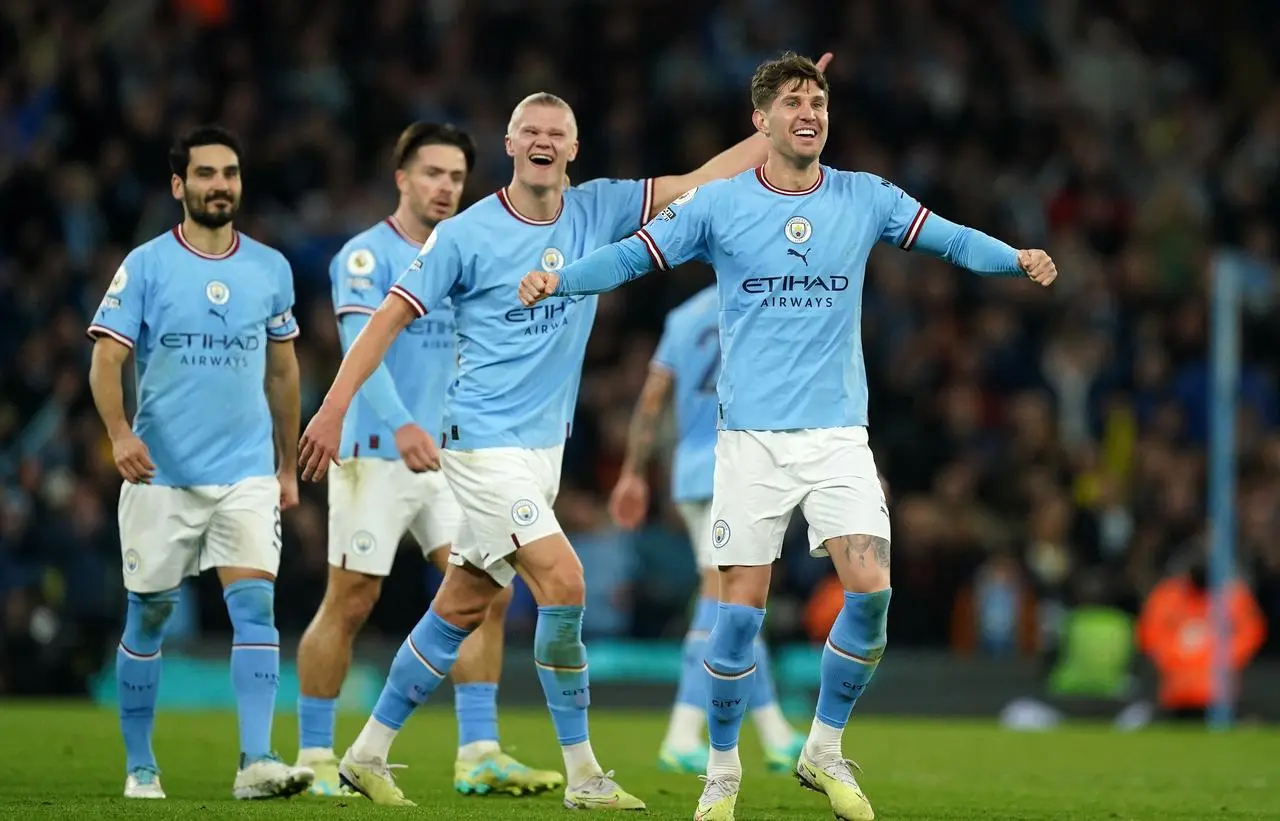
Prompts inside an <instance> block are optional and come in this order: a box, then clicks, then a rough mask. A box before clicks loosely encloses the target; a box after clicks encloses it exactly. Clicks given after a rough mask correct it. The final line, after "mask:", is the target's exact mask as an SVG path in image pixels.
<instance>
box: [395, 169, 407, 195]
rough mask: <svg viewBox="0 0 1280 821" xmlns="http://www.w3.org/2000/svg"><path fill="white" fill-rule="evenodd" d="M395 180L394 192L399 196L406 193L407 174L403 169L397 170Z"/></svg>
mask: <svg viewBox="0 0 1280 821" xmlns="http://www.w3.org/2000/svg"><path fill="white" fill-rule="evenodd" d="M395 178H396V190H397V191H399V192H400V193H401V194H404V193H406V191H407V190H408V188H409V172H407V171H405V170H404V169H403V168H397V169H396V173H395Z"/></svg>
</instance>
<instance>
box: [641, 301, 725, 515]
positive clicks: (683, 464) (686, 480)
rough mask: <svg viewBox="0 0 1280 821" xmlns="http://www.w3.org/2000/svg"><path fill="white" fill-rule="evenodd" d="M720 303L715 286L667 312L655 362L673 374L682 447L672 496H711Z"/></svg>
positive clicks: (678, 442) (678, 438)
mask: <svg viewBox="0 0 1280 821" xmlns="http://www.w3.org/2000/svg"><path fill="white" fill-rule="evenodd" d="M719 323H720V305H719V302H718V300H717V297H716V287H715V286H714V285H710V286H708V287H706V288H704V289H702V290H701V291H699V292H698V293H696V294H694V295H693V296H692V297H690V298H689V299H687V300H685V301H684V302H683V303H681V304H680V306H679V307H677V308H676V309H675V310H673V311H672V312H671V313H669V314H667V321H666V324H665V327H664V328H663V330H662V339H661V340H659V342H658V350H657V351H655V352H654V354H653V364H654V365H656V366H658V367H660V368H663V369H664V370H666V371H668V372H669V373H670V374H671V377H672V381H673V400H674V404H675V411H676V450H675V458H674V459H673V460H672V466H671V497H672V499H673V500H674V501H677V502H699V501H705V500H707V499H710V498H711V487H712V483H713V480H714V478H715V472H716V406H717V401H716V382H717V381H718V379H719V377H720V324H719Z"/></svg>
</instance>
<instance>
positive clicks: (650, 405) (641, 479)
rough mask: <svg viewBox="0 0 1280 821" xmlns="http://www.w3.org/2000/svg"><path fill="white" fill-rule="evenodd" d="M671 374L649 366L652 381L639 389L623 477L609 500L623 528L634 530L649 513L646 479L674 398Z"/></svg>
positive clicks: (628, 438)
mask: <svg viewBox="0 0 1280 821" xmlns="http://www.w3.org/2000/svg"><path fill="white" fill-rule="evenodd" d="M671 383H672V379H671V372H670V371H668V370H667V369H666V368H663V367H661V366H659V365H651V366H650V367H649V378H648V379H646V380H645V381H644V387H643V388H642V389H641V390H640V401H638V402H637V403H636V409H635V412H634V413H632V415H631V427H630V429H629V431H628V433H627V455H626V457H625V458H624V459H623V462H622V475H621V476H619V477H618V484H617V485H616V486H615V487H614V488H613V494H612V495H611V496H610V497H609V514H610V515H611V516H612V517H613V520H614V521H615V522H617V524H618V525H619V526H621V527H624V528H626V529H628V530H631V529H633V528H635V527H637V526H639V524H640V523H641V522H643V521H644V517H645V514H646V513H647V512H648V510H649V482H648V481H647V480H646V479H645V475H646V472H647V471H648V468H649V460H650V458H651V457H652V456H653V445H654V440H655V439H656V438H657V434H658V422H659V420H660V419H662V414H663V413H664V412H665V411H666V409H667V401H668V400H669V399H670V397H671Z"/></svg>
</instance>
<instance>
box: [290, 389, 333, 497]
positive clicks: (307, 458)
mask: <svg viewBox="0 0 1280 821" xmlns="http://www.w3.org/2000/svg"><path fill="white" fill-rule="evenodd" d="M342 417H343V413H342V411H340V410H338V409H337V408H334V407H332V406H331V405H329V403H327V402H325V403H323V404H321V405H320V410H318V411H316V415H315V416H313V417H311V421H310V422H308V423H307V429H306V430H304V431H303V432H302V439H301V441H299V442H298V467H300V468H302V478H303V479H304V480H306V481H308V482H318V481H320V480H321V479H323V478H324V475H325V473H326V472H328V470H329V463H330V462H332V463H333V464H335V465H341V464H342V462H341V461H339V459H338V445H339V443H340V442H341V440H342Z"/></svg>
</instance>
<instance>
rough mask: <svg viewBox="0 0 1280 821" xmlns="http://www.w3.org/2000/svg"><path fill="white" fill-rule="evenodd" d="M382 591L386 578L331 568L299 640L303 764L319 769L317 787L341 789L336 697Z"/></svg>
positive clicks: (300, 755) (332, 790)
mask: <svg viewBox="0 0 1280 821" xmlns="http://www.w3.org/2000/svg"><path fill="white" fill-rule="evenodd" d="M381 592H382V579H381V578H379V577H377V576H368V575H365V574H363V573H355V572H352V571H349V570H344V569H342V568H338V567H331V568H330V569H329V580H328V584H327V586H326V588H325V595H324V599H323V600H322V601H321V603H320V608H319V609H318V610H317V611H316V614H315V616H314V617H313V618H312V619H311V623H310V624H309V625H308V626H307V629H306V631H305V632H304V633H303V634H302V641H301V642H300V643H299V644H298V689H299V696H298V750H299V752H298V764H300V765H303V766H309V767H312V768H313V769H315V770H316V783H315V784H314V785H313V788H312V792H318V793H321V794H331V793H337V792H339V789H338V786H337V779H338V770H337V767H338V760H337V757H336V756H335V755H334V753H333V734H334V725H335V721H336V716H337V699H338V695H339V693H340V692H341V690H342V682H343V681H344V680H346V677H347V671H348V670H349V669H350V667H351V648H352V644H353V642H354V641H355V636H356V634H357V633H358V632H359V631H360V628H361V627H363V626H364V623H365V621H366V620H367V619H368V617H369V613H370V612H372V610H373V606H374V605H375V604H376V603H377V601H378V597H379V596H380V594H381Z"/></svg>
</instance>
